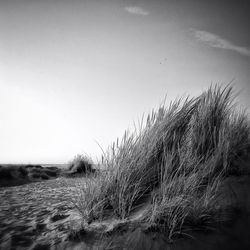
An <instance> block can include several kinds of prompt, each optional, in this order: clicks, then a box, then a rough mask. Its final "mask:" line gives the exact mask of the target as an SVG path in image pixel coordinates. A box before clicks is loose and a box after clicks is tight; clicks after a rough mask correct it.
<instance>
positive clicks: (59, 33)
mask: <svg viewBox="0 0 250 250" xmlns="http://www.w3.org/2000/svg"><path fill="white" fill-rule="evenodd" d="M247 2H249V1H247V0H246V1H241V0H237V1H236V0H235V1H230V0H217V1H212V0H210V1H207V0H199V1H198V0H197V1H195V0H190V1H188V0H186V1H184V0H179V1H177V0H137V1H135V0H134V1H132V0H81V1H80V0H68V1H67V0H15V1H14V0H0V119H1V120H0V162H6V163H7V162H9V163H17V162H21V163H26V162H30V163H63V162H67V161H68V160H70V159H71V158H72V157H73V156H74V155H76V154H78V153H87V154H89V155H90V156H92V157H93V158H95V157H98V156H100V154H101V150H100V148H99V146H98V145H97V143H96V141H97V142H98V143H99V144H100V145H101V146H102V147H103V148H104V149H105V148H107V146H108V145H109V144H110V143H111V142H112V141H114V140H115V139H116V138H117V137H121V135H122V134H123V132H124V130H125V129H126V128H127V127H129V126H131V125H133V121H137V120H138V118H140V117H141V116H142V114H143V113H148V112H149V111H150V110H151V109H152V108H156V107H157V106H158V105H159V104H160V103H161V101H162V100H163V99H164V97H165V95H166V94H167V98H168V100H171V99H174V98H175V97H177V96H181V95H183V94H190V95H191V96H192V95H198V94H199V93H201V91H202V90H205V89H206V88H207V87H208V86H209V85H210V84H211V83H212V82H213V83H216V82H218V83H228V82H230V81H231V80H232V79H234V85H235V88H236V90H240V91H241V93H240V95H239V102H240V103H241V104H242V105H243V106H244V107H249V101H248V98H249V96H250V82H249V77H250V32H249V23H250V20H249V11H250V7H249V4H247Z"/></svg>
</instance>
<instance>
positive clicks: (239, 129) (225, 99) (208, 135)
mask: <svg viewBox="0 0 250 250" xmlns="http://www.w3.org/2000/svg"><path fill="white" fill-rule="evenodd" d="M141 124H142V125H141V126H140V128H139V129H137V130H135V131H134V132H133V133H130V132H129V131H126V132H125V134H124V137H123V138H122V140H121V141H119V140H117V142H116V143H114V144H113V145H112V146H111V147H110V148H109V149H108V150H107V152H105V153H104V155H103V164H104V165H106V167H107V171H105V172H103V173H100V174H98V175H96V177H95V178H93V179H92V180H91V182H88V183H87V185H85V186H83V187H82V189H83V196H82V197H84V198H83V199H84V200H83V201H82V202H81V203H80V205H79V206H78V208H79V210H80V212H81V214H82V216H83V219H84V221H85V222H86V223H91V222H93V221H101V220H105V219H106V218H110V217H111V218H117V219H125V220H126V219H129V218H130V217H131V215H133V213H134V212H135V211H136V210H137V209H138V207H139V206H143V205H147V206H146V212H145V213H144V214H143V216H142V217H140V222H141V223H147V225H148V226H147V228H148V230H149V231H157V232H164V234H165V235H167V237H168V239H169V240H172V239H173V238H174V237H176V236H179V235H183V234H186V233H187V232H189V231H190V229H201V230H207V229H209V228H212V227H215V226H216V224H217V223H221V222H223V221H227V220H228V219H229V217H230V213H231V212H232V211H233V209H234V208H232V209H227V210H223V211H222V210H221V209H219V208H218V207H216V206H215V204H214V198H215V197H216V194H217V191H218V187H219V186H220V184H221V183H222V182H223V181H224V179H225V178H227V177H229V176H232V175H234V176H235V175H244V174H246V173H248V172H249V169H247V165H246V164H243V163H244V161H246V159H247V154H248V153H249V152H250V126H249V120H248V117H247V116H246V115H245V113H244V112H243V111H236V109H235V106H234V95H233V91H232V87H231V86H227V87H225V88H222V87H219V86H217V85H216V86H214V87H210V88H209V89H208V90H207V91H206V92H204V93H202V94H201V95H200V96H198V97H196V98H187V99H185V100H182V99H179V100H176V101H174V102H172V103H171V104H170V106H169V107H168V108H167V107H165V105H162V106H161V107H160V108H159V109H158V110H157V111H152V114H150V115H149V116H148V117H147V120H146V122H143V121H142V123H141ZM143 124H144V125H143Z"/></svg>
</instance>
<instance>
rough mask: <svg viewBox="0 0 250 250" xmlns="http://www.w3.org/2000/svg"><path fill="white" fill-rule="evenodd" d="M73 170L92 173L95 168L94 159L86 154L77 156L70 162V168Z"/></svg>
mask: <svg viewBox="0 0 250 250" xmlns="http://www.w3.org/2000/svg"><path fill="white" fill-rule="evenodd" d="M68 169H69V170H70V171H71V172H74V173H79V174H81V173H84V174H86V173H92V172H94V169H93V162H92V160H91V159H90V158H89V157H87V156H85V155H77V156H75V158H74V159H73V160H72V161H71V162H70V163H69V168H68Z"/></svg>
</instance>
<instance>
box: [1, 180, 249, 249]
mask: <svg viewBox="0 0 250 250" xmlns="http://www.w3.org/2000/svg"><path fill="white" fill-rule="evenodd" d="M81 185H84V178H58V179H54V180H48V181H43V182H35V183H30V184H26V185H22V186H16V187H2V188H0V200H1V203H0V249H6V250H8V249H30V250H31V249H32V250H34V249H75V250H76V249H102V248H100V247H103V249H145V250H147V249H176V250H179V249H180V250H184V249H185V250H186V249H190V250H191V249H192V250H193V249H197V250H198V249H218V250H222V249H228V250H233V249H237V250H240V249H250V230H249V228H250V176H242V177H230V178H228V179H227V180H226V181H225V183H224V184H223V185H222V187H221V189H220V192H219V195H218V197H217V201H216V202H217V204H218V206H220V207H221V208H227V207H228V206H232V205H233V206H236V207H239V208H240V209H239V210H237V211H238V212H236V213H235V214H234V220H232V221H231V222H230V223H227V225H223V226H221V227H218V228H217V229H216V230H215V231H214V232H211V231H210V232H190V236H188V237H185V238H182V239H178V240H176V241H174V242H172V243H170V242H169V241H168V240H167V239H166V237H165V235H164V234H159V233H152V232H151V233H147V232H146V231H145V230H144V228H143V227H142V226H140V225H138V224H136V223H134V224H133V223H132V224H130V226H128V225H127V224H126V223H127V222H121V221H114V220H113V221H111V223H110V221H109V222H108V223H107V222H106V226H103V224H98V223H96V224H95V225H94V224H93V225H90V226H89V231H86V230H81V228H83V226H82V220H81V216H80V213H79V212H78V210H77V209H76V208H75V204H76V202H77V201H78V200H79V197H81V194H82V193H81ZM142 211H143V210H142ZM139 215H140V212H139V214H137V215H136V216H139ZM136 216H135V217H134V218H136ZM115 227H119V230H113V229H114V228H115ZM97 228H99V229H98V230H96V229H97ZM100 228H102V229H101V230H100ZM104 231H110V234H107V235H108V236H107V237H106V238H105V239H104V240H103V241H101V242H100V238H101V237H102V236H103V232H104ZM72 232H77V234H76V235H75V237H70V236H71V235H72Z"/></svg>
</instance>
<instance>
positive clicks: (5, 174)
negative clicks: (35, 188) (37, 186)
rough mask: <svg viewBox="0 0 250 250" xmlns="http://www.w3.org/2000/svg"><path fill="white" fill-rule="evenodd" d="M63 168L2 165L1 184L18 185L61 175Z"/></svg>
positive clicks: (0, 171) (0, 169) (0, 167)
mask: <svg viewBox="0 0 250 250" xmlns="http://www.w3.org/2000/svg"><path fill="white" fill-rule="evenodd" d="M60 173H61V170H60V169H58V168H55V167H52V168H51V167H42V166H41V165H31V164H28V165H14V164H5V165H0V186H16V185H22V184H26V183H30V182H33V181H39V180H48V179H50V178H56V177H58V176H60Z"/></svg>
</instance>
